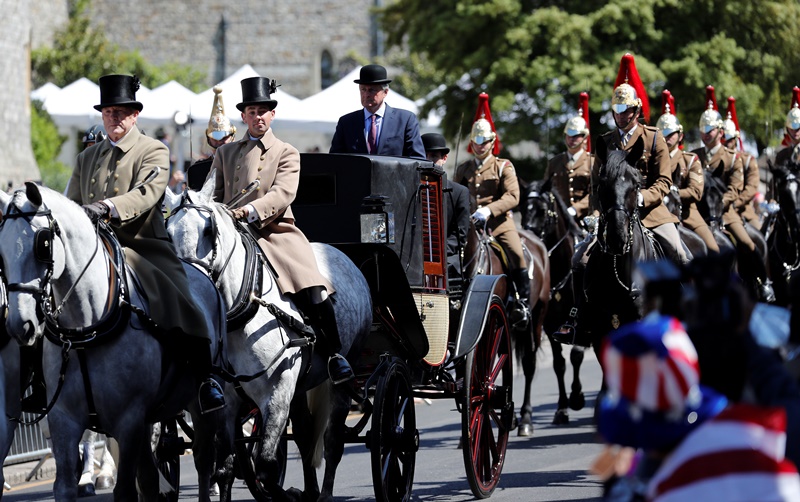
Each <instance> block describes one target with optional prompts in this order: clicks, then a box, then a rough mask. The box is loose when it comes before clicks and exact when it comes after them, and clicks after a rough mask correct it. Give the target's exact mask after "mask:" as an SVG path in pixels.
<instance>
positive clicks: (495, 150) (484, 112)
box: [467, 92, 500, 155]
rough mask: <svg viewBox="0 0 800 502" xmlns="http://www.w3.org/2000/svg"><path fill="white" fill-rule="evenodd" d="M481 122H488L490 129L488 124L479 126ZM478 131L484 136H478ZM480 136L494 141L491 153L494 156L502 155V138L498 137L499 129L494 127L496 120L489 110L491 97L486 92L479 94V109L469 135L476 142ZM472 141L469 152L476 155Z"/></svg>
mask: <svg viewBox="0 0 800 502" xmlns="http://www.w3.org/2000/svg"><path fill="white" fill-rule="evenodd" d="M480 121H483V122H486V123H487V124H488V128H487V127H486V124H481V125H480V126H479V125H478V122H480ZM476 130H480V131H481V132H482V134H476V133H475V131H476ZM483 133H485V134H483ZM489 133H491V134H489ZM478 136H480V137H481V138H488V139H490V140H491V139H493V140H494V146H493V147H492V151H491V153H492V155H498V154H499V153H500V138H499V137H498V136H497V129H496V128H495V126H494V120H492V110H491V109H490V108H489V95H488V94H486V93H485V92H482V93H480V94H478V109H477V110H475V118H474V119H473V123H472V131H471V132H470V135H469V137H470V139H471V140H472V141H475V138H476V137H478ZM472 141H470V144H469V145H467V151H468V152H469V153H475V152H474V151H473V150H472ZM484 141H486V140H484ZM475 142H476V143H477V141H475ZM487 155H488V152H487Z"/></svg>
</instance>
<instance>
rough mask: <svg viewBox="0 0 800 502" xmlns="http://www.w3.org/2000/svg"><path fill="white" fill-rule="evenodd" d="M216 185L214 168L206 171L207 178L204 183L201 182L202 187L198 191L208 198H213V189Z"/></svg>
mask: <svg viewBox="0 0 800 502" xmlns="http://www.w3.org/2000/svg"><path fill="white" fill-rule="evenodd" d="M216 187H217V170H216V169H214V170H212V171H211V172H210V173H208V178H206V181H205V183H203V188H201V189H200V193H201V194H203V196H204V197H206V198H207V199H208V200H214V190H215V189H216Z"/></svg>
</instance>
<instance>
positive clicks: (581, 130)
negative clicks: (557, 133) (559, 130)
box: [564, 115, 589, 136]
mask: <svg viewBox="0 0 800 502" xmlns="http://www.w3.org/2000/svg"><path fill="white" fill-rule="evenodd" d="M564 134H566V135H567V136H578V135H580V134H583V135H584V136H588V135H589V128H588V127H586V121H585V120H583V117H581V116H580V115H576V116H574V117H572V118H571V119H569V120H567V123H566V124H565V125H564Z"/></svg>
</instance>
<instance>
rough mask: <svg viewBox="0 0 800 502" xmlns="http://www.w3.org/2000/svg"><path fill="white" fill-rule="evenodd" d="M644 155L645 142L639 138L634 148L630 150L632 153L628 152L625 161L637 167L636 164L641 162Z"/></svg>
mask: <svg viewBox="0 0 800 502" xmlns="http://www.w3.org/2000/svg"><path fill="white" fill-rule="evenodd" d="M643 153H644V141H643V140H642V137H641V136H639V137H638V138H637V139H636V141H635V142H634V143H633V148H631V149H630V151H629V152H628V156H627V157H626V158H625V160H626V161H627V162H628V164H630V165H632V166H635V165H636V163H637V162H639V159H641V158H642V154H643Z"/></svg>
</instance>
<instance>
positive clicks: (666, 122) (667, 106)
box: [656, 89, 683, 138]
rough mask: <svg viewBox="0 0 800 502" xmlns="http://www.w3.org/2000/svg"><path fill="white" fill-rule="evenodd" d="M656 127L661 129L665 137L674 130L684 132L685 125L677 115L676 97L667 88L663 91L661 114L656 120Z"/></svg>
mask: <svg viewBox="0 0 800 502" xmlns="http://www.w3.org/2000/svg"><path fill="white" fill-rule="evenodd" d="M656 127H657V128H658V129H660V130H661V134H662V135H663V136H664V137H665V138H666V137H667V136H669V135H670V134H672V133H674V132H683V126H682V125H681V122H680V120H678V117H677V116H675V98H674V97H673V96H672V93H671V92H669V91H668V90H667V89H664V90H663V91H661V116H660V117H659V118H658V121H657V122H656Z"/></svg>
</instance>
